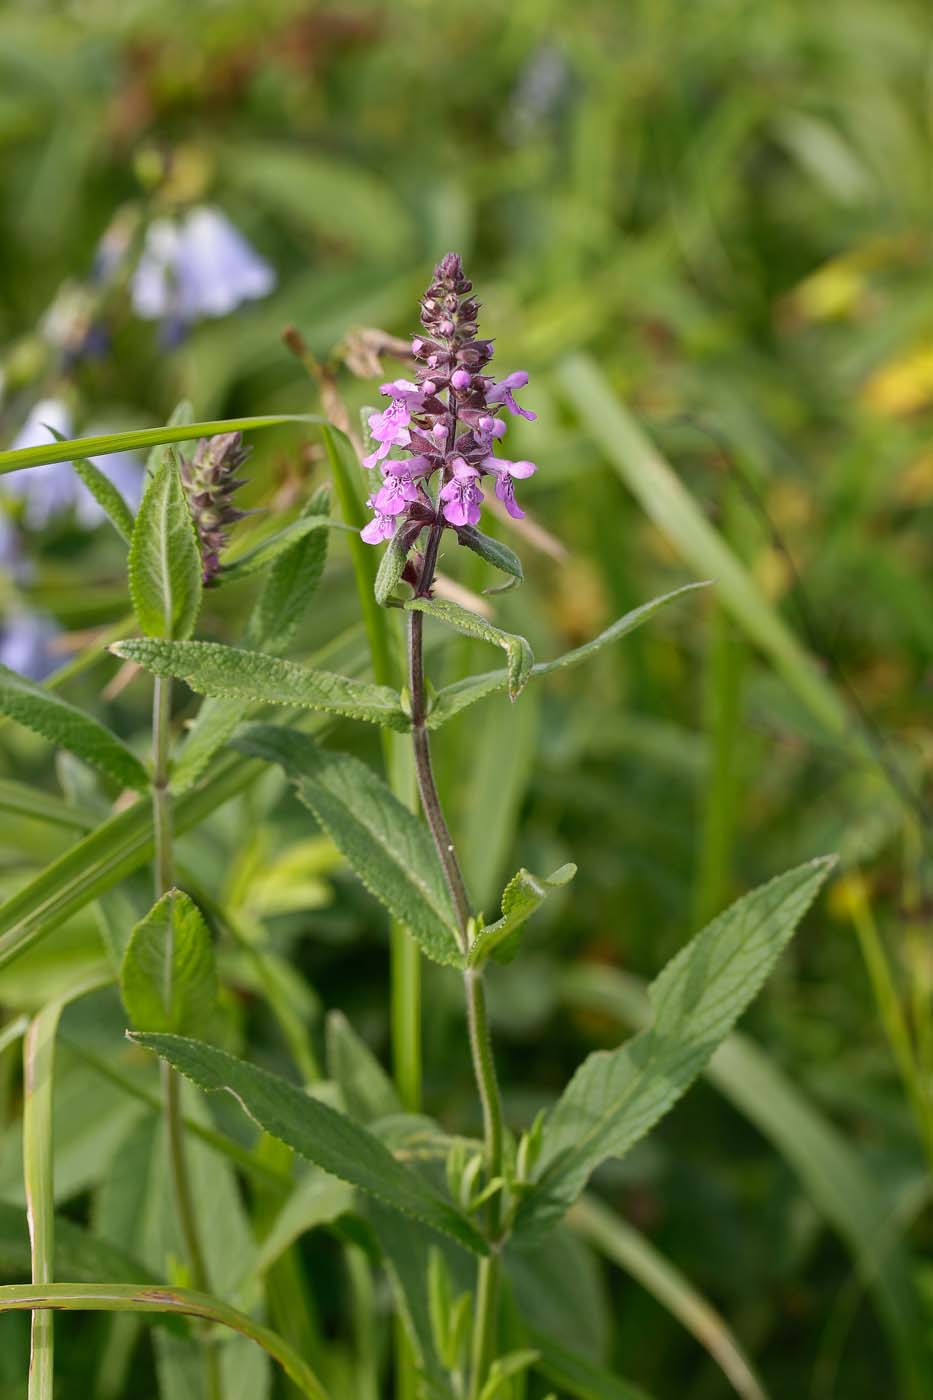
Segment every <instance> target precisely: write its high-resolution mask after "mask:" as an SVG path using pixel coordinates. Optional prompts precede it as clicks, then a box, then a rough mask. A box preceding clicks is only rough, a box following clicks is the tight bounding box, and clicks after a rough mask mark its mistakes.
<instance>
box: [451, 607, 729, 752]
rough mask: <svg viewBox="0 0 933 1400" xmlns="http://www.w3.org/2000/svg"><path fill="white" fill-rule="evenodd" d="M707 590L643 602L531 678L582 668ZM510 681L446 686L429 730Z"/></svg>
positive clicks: (484, 678) (504, 676) (490, 676)
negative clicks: (676, 602)
mask: <svg viewBox="0 0 933 1400" xmlns="http://www.w3.org/2000/svg"><path fill="white" fill-rule="evenodd" d="M706 587H708V584H707V583H706V582H700V583H688V584H685V585H684V586H683V587H682V588H675V589H674V590H673V591H672V592H671V593H663V594H662V595H661V596H660V597H659V598H652V600H651V602H650V603H642V604H641V606H640V607H638V608H633V609H632V611H631V612H628V613H625V615H624V616H623V617H620V618H617V619H616V621H615V622H613V623H612V625H611V626H610V627H607V628H606V630H605V631H604V632H600V634H599V636H598V637H594V638H593V639H592V641H589V642H585V643H584V645H583V646H582V647H575V648H574V650H573V651H568V652H565V653H564V655H563V656H558V657H557V658H556V659H555V660H554V661H536V662H535V664H534V665H533V666H532V667H531V670H530V672H529V674H528V677H527V679H528V680H536V679H538V678H539V677H540V676H547V675H550V673H551V672H552V671H560V670H564V669H565V668H567V667H569V666H578V665H579V664H580V663H581V662H583V661H588V660H589V658H590V657H591V656H595V654H596V653H597V652H598V651H601V650H602V648H603V647H605V646H608V645H609V643H610V642H617V641H618V640H619V639H620V638H621V637H624V636H626V635H627V634H628V633H629V632H634V630H635V628H636V627H640V626H641V625H642V623H643V622H647V621H648V619H649V618H650V617H653V616H654V614H655V613H656V612H658V611H659V610H660V609H661V608H663V607H666V605H667V604H668V603H672V602H673V601H674V599H675V598H680V597H682V596H683V595H684V594H685V593H692V592H693V590H694V589H696V588H706ZM509 680H510V677H509V672H508V671H507V670H506V671H486V672H484V673H483V674H482V675H478V676H467V677H466V678H465V679H464V680H462V681H455V682H454V684H453V685H447V686H444V688H443V689H442V690H439V691H438V693H437V695H435V697H434V702H433V704H432V705H431V709H430V712H429V713H428V728H429V729H439V728H440V727H441V725H442V724H446V723H447V721H448V720H449V719H452V718H453V717H454V715H457V714H459V713H460V711H461V710H465V709H467V707H468V706H470V705H475V704H476V702H477V701H478V700H482V699H483V698H484V697H485V696H487V695H492V694H493V693H494V692H495V691H497V690H504V689H505V687H506V686H507V685H508V684H509Z"/></svg>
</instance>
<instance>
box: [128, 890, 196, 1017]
mask: <svg viewBox="0 0 933 1400" xmlns="http://www.w3.org/2000/svg"><path fill="white" fill-rule="evenodd" d="M120 993H121V995H122V997H123V1004H124V1006H125V1007H126V1010H127V1014H128V1016H129V1018H130V1020H131V1021H132V1022H133V1025H134V1026H136V1028H137V1029H138V1030H148V1031H177V1032H182V1031H192V1030H195V1029H200V1028H202V1027H203V1026H204V1023H205V1021H206V1020H207V1018H208V1017H209V1016H210V1014H211V1012H212V1011H213V1009H214V1004H215V1002H216V1000H217V969H216V967H215V964H214V949H213V945H212V943H211V936H210V933H209V932H208V929H207V925H206V924H205V922H204V919H203V917H202V915H201V911H200V909H198V907H197V905H196V904H195V903H194V901H193V900H192V899H190V898H189V896H188V895H186V894H184V893H183V892H182V891H181V890H169V891H168V893H167V894H164V895H163V896H162V898H161V899H160V900H159V901H158V903H157V904H155V905H154V906H153V908H152V909H150V911H149V913H148V914H147V915H146V917H145V918H144V919H141V920H140V922H139V923H138V924H137V925H136V927H135V928H134V929H133V932H132V934H131V935H130V941H129V943H128V944H127V947H126V952H125V953H124V955H123V963H122V966H121V969H120Z"/></svg>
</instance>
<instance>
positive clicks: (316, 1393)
mask: <svg viewBox="0 0 933 1400" xmlns="http://www.w3.org/2000/svg"><path fill="white" fill-rule="evenodd" d="M34 1308H37V1309H52V1310H55V1311H58V1312H129V1313H165V1314H168V1315H171V1314H175V1315H177V1316H181V1317H198V1318H203V1319H204V1320H205V1321H207V1322H213V1323H219V1324H221V1325H222V1326H224V1327H229V1328H231V1329H232V1330H233V1331H234V1332H239V1333H241V1334H242V1335H243V1336H244V1337H249V1338H251V1340H252V1341H254V1342H257V1343H258V1344H259V1345H260V1346H261V1347H262V1348H263V1349H264V1350H265V1351H267V1352H268V1353H269V1355H270V1356H271V1357H273V1358H274V1359H275V1360H276V1361H277V1362H278V1363H279V1365H280V1366H281V1367H282V1369H283V1370H284V1371H285V1373H286V1375H287V1376H289V1377H290V1378H291V1380H293V1381H294V1382H295V1385H296V1386H297V1387H298V1389H299V1390H300V1391H301V1393H302V1394H303V1395H306V1396H307V1397H308V1400H329V1397H328V1393H327V1391H326V1390H325V1389H324V1388H323V1386H322V1385H321V1383H320V1381H319V1380H318V1379H317V1377H316V1376H315V1374H314V1372H313V1371H312V1370H311V1368H310V1366H309V1365H308V1363H307V1362H306V1361H305V1360H304V1359H303V1358H302V1357H301V1356H299V1355H298V1353H297V1352H296V1351H294V1350H293V1349H292V1348H291V1347H290V1346H289V1345H288V1343H287V1342H286V1341H285V1340H284V1339H283V1338H282V1337H280V1336H279V1335H278V1333H276V1332H272V1331H270V1329H269V1328H268V1327H263V1326H262V1325H261V1323H258V1322H255V1321H254V1320H253V1319H252V1318H251V1317H248V1316H247V1315H246V1314H245V1313H241V1312H239V1311H238V1310H237V1309H236V1308H232V1307H230V1305H229V1304H228V1303H224V1302H222V1301H221V1299H220V1298H214V1297H211V1296H210V1295H209V1294H207V1293H196V1292H194V1291H193V1290H192V1289H189V1288H172V1287H169V1286H168V1285H163V1284H151V1285H150V1284H131V1283H130V1284H119V1283H100V1284H94V1283H44V1284H28V1283H21V1284H8V1285H5V1286H3V1287H0V1313H4V1312H25V1311H29V1310H32V1309H34Z"/></svg>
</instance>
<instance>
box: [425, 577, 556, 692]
mask: <svg viewBox="0 0 933 1400" xmlns="http://www.w3.org/2000/svg"><path fill="white" fill-rule="evenodd" d="M404 606H405V607H406V608H408V609H409V610H411V611H414V612H423V613H428V614H429V616H431V617H436V618H439V619H440V621H441V622H446V623H447V624H448V625H449V626H451V627H456V629H457V631H458V632H466V633H467V634H468V635H469V636H471V637H481V638H482V639H483V641H485V642H492V643H493V645H494V646H497V647H502V649H503V651H504V652H505V654H506V658H507V665H506V671H505V678H506V682H507V684H508V688H509V699H510V700H517V699H518V697H519V695H520V694H521V692H522V690H524V688H525V685H526V683H527V681H528V679H529V677H530V675H531V672H532V666H533V664H534V656H533V655H532V651H531V647H530V646H529V645H528V642H527V641H526V640H525V638H524V637H519V636H517V635H516V634H515V633H513V632H503V631H502V629H501V627H496V626H495V625H494V624H493V623H491V622H487V620H486V619H485V618H484V617H480V616H479V614H478V613H472V612H470V611H469V610H468V609H467V608H461V606H460V604H459V603H451V602H450V601H449V600H448V599H446V598H410V599H409V600H408V601H407V602H406V603H405V605H404ZM442 693H443V692H442Z"/></svg>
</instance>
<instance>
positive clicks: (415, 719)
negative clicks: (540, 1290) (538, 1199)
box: [408, 523, 504, 1400]
mask: <svg viewBox="0 0 933 1400" xmlns="http://www.w3.org/2000/svg"><path fill="white" fill-rule="evenodd" d="M442 528H443V527H442V525H439V524H438V523H435V526H434V528H433V529H432V531H431V534H430V536H429V539H428V544H427V548H426V550H425V557H424V565H423V567H422V570H421V577H420V579H419V583H418V588H417V596H418V597H422V598H423V597H426V596H427V595H428V593H429V592H430V588H431V583H432V581H433V577H434V567H435V564H436V561H437V546H438V543H439V540H440V535H441V529H442ZM423 622H424V617H423V614H422V613H419V612H413V613H411V614H410V615H409V623H408V680H409V687H410V690H411V718H412V741H413V744H414V752H415V770H416V774H417V778H418V791H419V793H420V795H421V806H422V809H423V811H424V815H425V818H426V820H427V823H428V826H429V828H430V831H431V835H432V837H433V839H434V845H435V848H436V850H437V855H438V859H439V860H440V863H441V869H442V870H443V872H444V879H445V880H446V882H447V888H448V889H449V891H450V897H451V899H452V900H453V904H454V909H455V911H456V915H457V931H458V940H459V943H460V950H461V952H463V953H466V952H467V951H468V948H469V934H468V927H469V921H470V902H469V897H468V895H467V891H466V884H465V882H464V879H463V872H462V871H461V869H460V862H459V861H458V859H457V853H456V850H455V848H454V843H453V840H452V838H451V835H450V829H449V828H448V826H447V821H446V818H445V817H444V811H443V808H442V807H441V800H440V796H439V794H438V791H437V784H436V782H435V780H434V770H433V767H432V764H431V745H430V738H429V735H428V729H427V725H426V711H425V692H424V655H423V646H422V631H423V626H422V625H423ZM464 990H465V993H466V1008H467V1024H468V1026H469V1033H470V1051H471V1054H472V1058H473V1072H474V1074H475V1076H476V1086H477V1089H478V1091H479V1097H480V1102H481V1104H482V1109H483V1133H484V1142H485V1149H486V1173H487V1180H488V1181H493V1180H495V1179H496V1178H497V1177H500V1176H501V1175H502V1145H503V1133H504V1128H503V1114H502V1099H501V1096H500V1093H499V1082H498V1079H497V1078H496V1067H495V1062H494V1060H493V1054H492V1045H491V1042H490V1038H489V1020H488V1016H487V1012H486V992H485V987H484V985H483V973H482V970H481V969H480V968H469V969H467V971H466V972H465V973H464ZM500 1202H501V1197H500V1194H499V1193H498V1192H494V1193H493V1195H492V1197H491V1199H490V1202H489V1206H488V1212H487V1226H488V1230H489V1238H490V1242H491V1243H492V1245H493V1252H492V1254H491V1255H490V1256H489V1257H488V1258H486V1259H483V1260H481V1261H480V1265H479V1273H478V1277H477V1289H476V1306H475V1310H474V1320H473V1344H472V1365H471V1378H470V1397H471V1400H476V1397H478V1396H479V1393H480V1391H481V1390H482V1387H483V1385H484V1383H485V1380H486V1377H487V1375H488V1373H489V1367H490V1365H491V1363H492V1361H493V1360H494V1350H495V1335H496V1317H497V1308H498V1292H499V1270H500V1263H499V1255H498V1252H497V1244H498V1235H499V1230H500V1215H501V1211H500Z"/></svg>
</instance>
